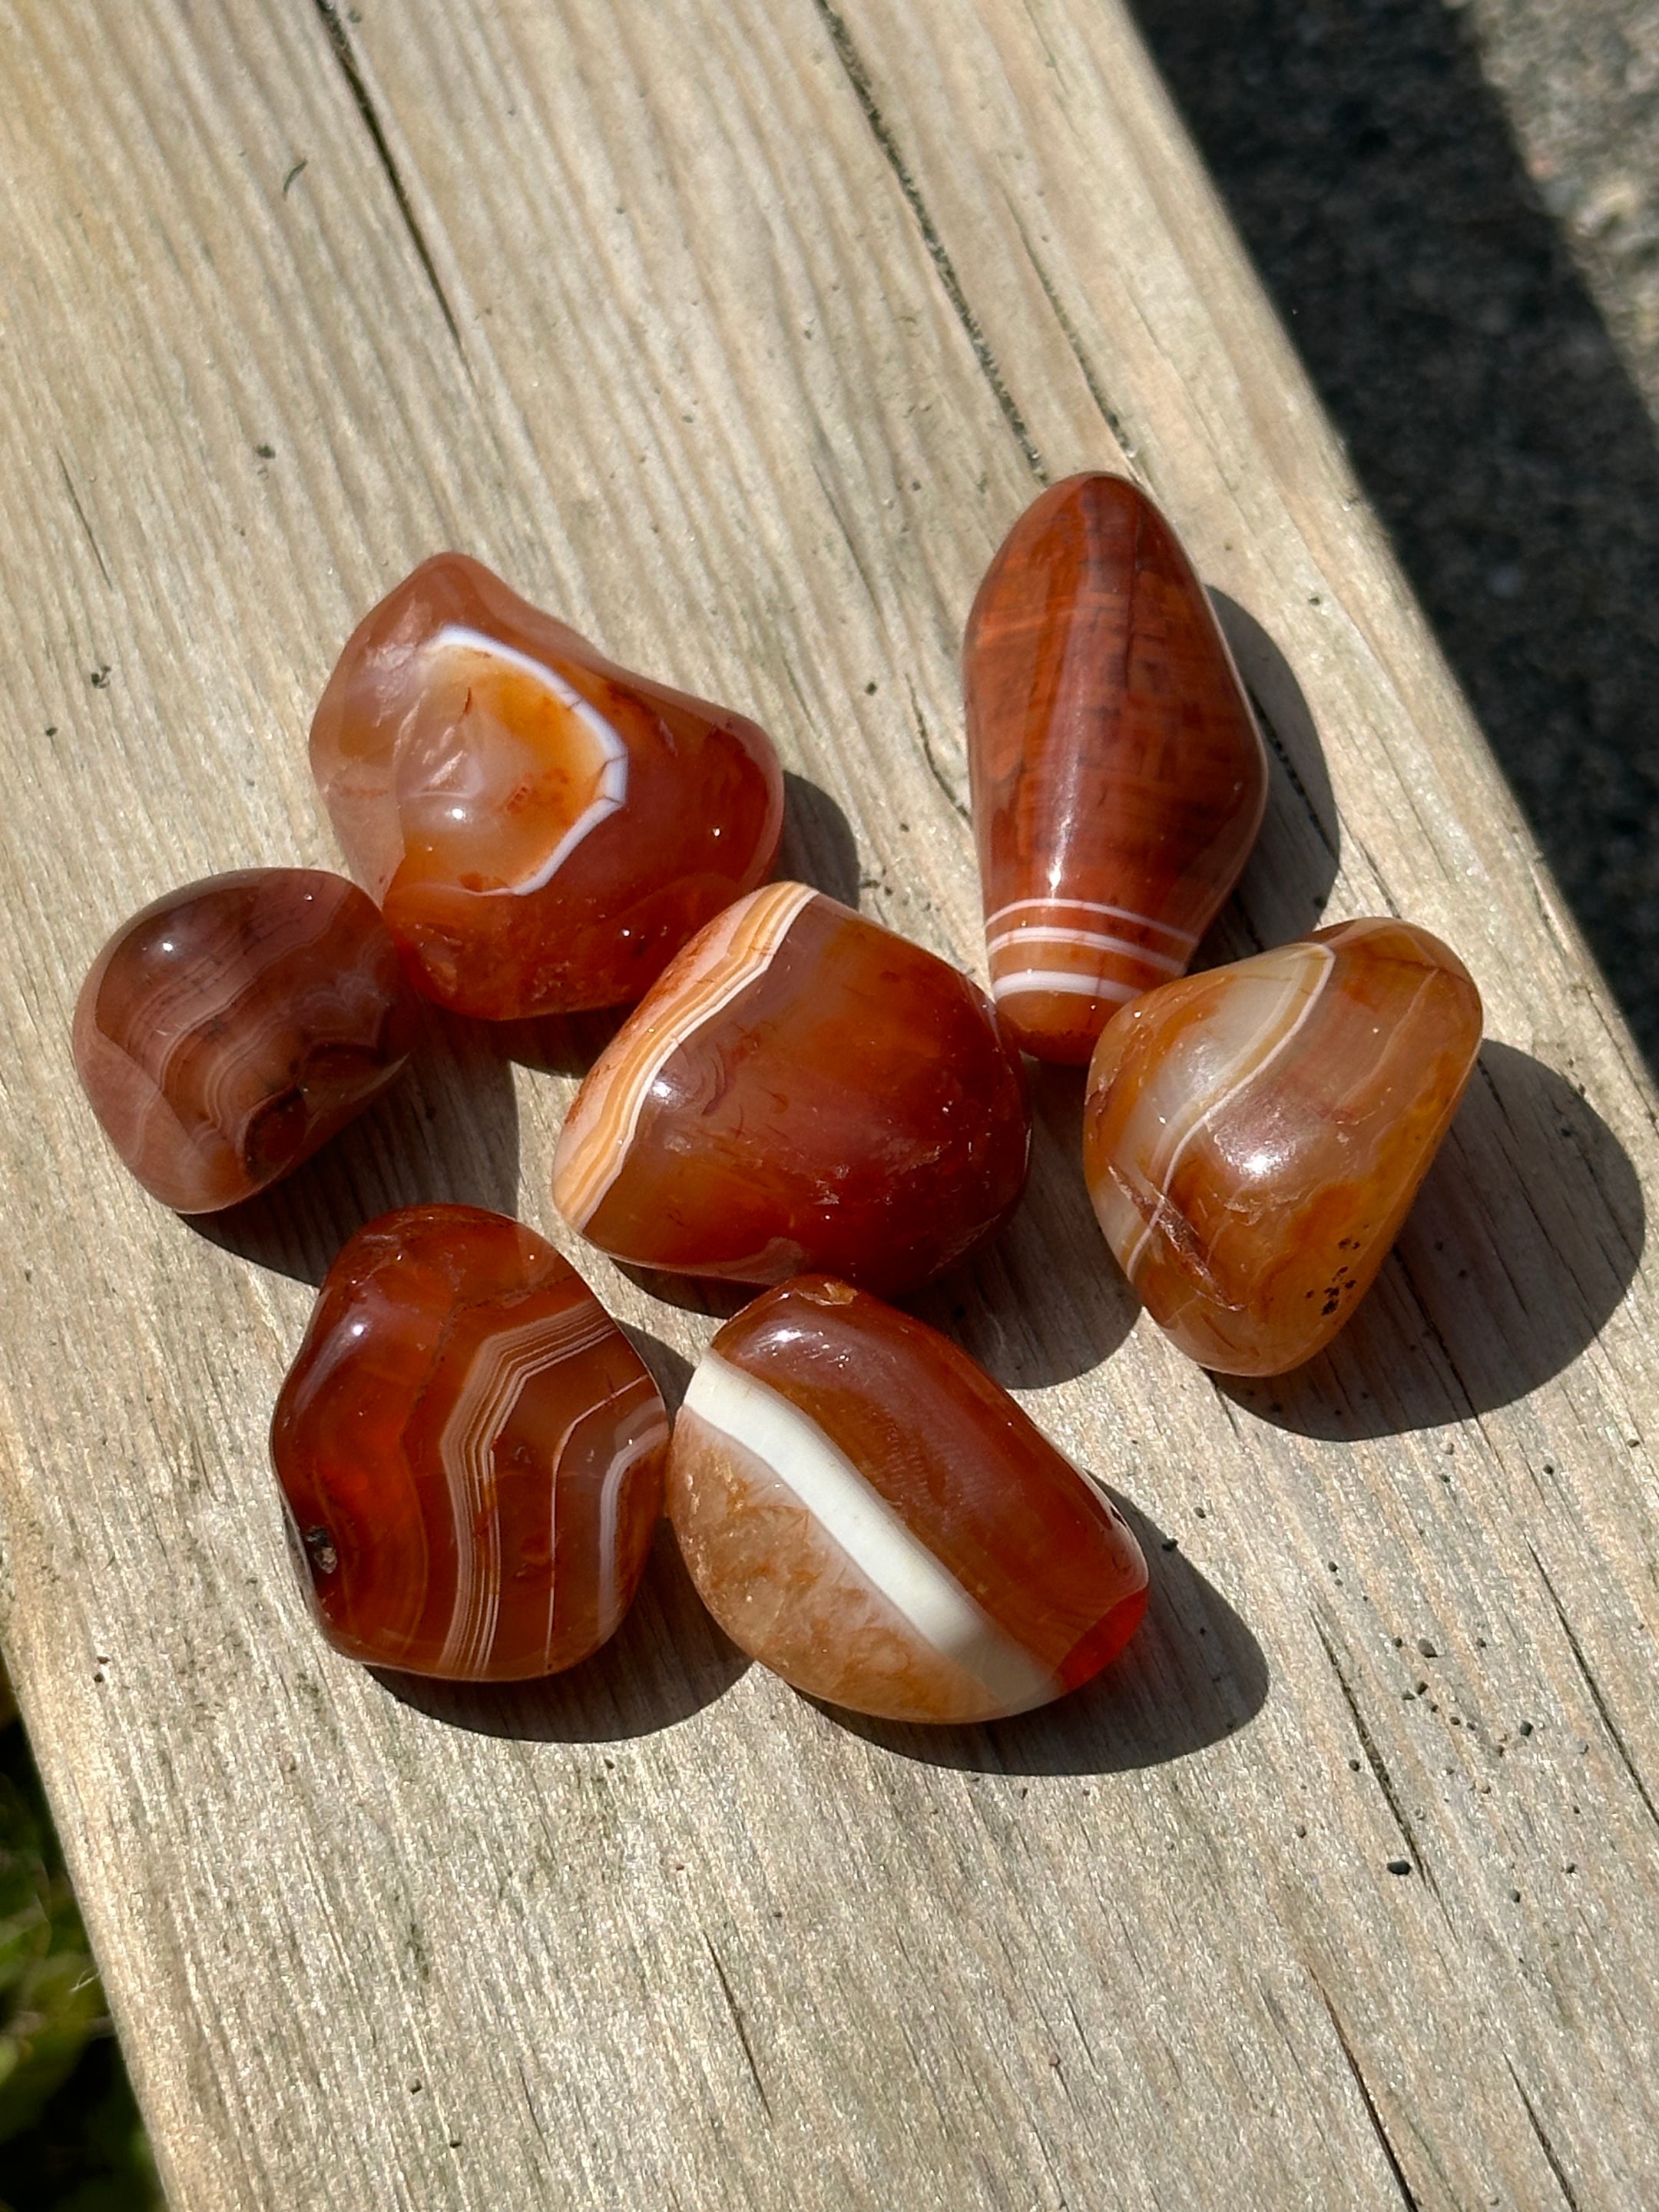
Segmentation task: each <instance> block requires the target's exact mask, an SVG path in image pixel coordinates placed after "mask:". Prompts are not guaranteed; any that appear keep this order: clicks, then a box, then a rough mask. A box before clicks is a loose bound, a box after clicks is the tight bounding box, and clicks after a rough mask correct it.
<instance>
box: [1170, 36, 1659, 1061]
mask: <svg viewBox="0 0 1659 2212" xmlns="http://www.w3.org/2000/svg"><path fill="white" fill-rule="evenodd" d="M1132 4H1133V8H1134V11H1135V13H1136V15H1137V16H1138V18H1139V22H1140V24H1141V27H1142V28H1143V30H1144V32H1145V33H1146V37H1147V39H1148V40H1149V42H1150V44H1151V46H1152V51H1153V53H1154V55H1155V56H1156V58H1157V59H1158V63H1159V64H1160V66H1161V68H1162V69H1163V71H1164V76H1165V78H1166V81H1167V82H1169V84H1170V88H1171V89H1172V91H1173V92H1174V94H1175V96H1176V100H1177V102H1178V103H1179V105H1180V106H1182V109H1183V111H1184V112H1185V114H1186V117H1187V119H1188V125H1190V127H1191V129H1192V131H1193V133H1194V137H1195V138H1196V139H1197V142H1198V144H1199V148H1200V152H1201V153H1202V155H1203V156H1204V158H1205V160H1206V162H1207V164H1208V166H1209V167H1210V170H1211V172H1212V175H1213V176H1214V178H1215V179H1216V181H1217V184H1218V186H1219V188H1220V191H1221V192H1222V194H1223V197H1225V200H1226V201H1227V203H1228V205H1229V207H1230V208H1231V211H1232V214H1233V217H1234V219H1235V221H1236V222H1237V224H1238V226H1239V228H1240V229H1241V231H1242V232H1243V236H1244V239H1245V241H1246V243H1247V245H1248V246H1249V249H1250V251H1251V252H1252V253H1253V254H1254V256H1255V260H1256V264H1257V266H1258V267H1259V268H1260V270H1261V274H1262V276H1263V277H1264V279H1265V280H1266V283H1267V289H1268V290H1269V292H1270V293H1271V295H1272V296H1273V299H1274V301H1276V303H1277V305H1278V307H1279V312H1280V313H1281V314H1282V315H1283V316H1284V317H1285V320H1286V322H1287V323H1288V325H1289V327H1290V329H1291V333H1292V335H1293V336H1294V337H1295V339H1296V341H1297V344H1298V345H1299V347H1300V349H1301V352H1302V356H1303V358H1304V361H1305V362H1307V364H1308V367H1309V368H1310V372H1311V374H1312V375H1313V378H1314V381H1315V383H1316V385H1317V386H1318V387H1319V390H1320V392H1322V396H1323V398H1324V400H1325V403H1326V404H1327V406H1328V409H1329V410H1330V412H1331V414H1332V416H1334V420H1335V422H1336V425H1337V428H1338V429H1339V430H1340V433H1341V435H1343V437H1344V438H1345V439H1346V441H1347V445H1348V449H1349V452H1350V453H1351V455H1352V459H1353V463H1354V465H1355V467H1356V469H1357V470H1358V476H1359V480H1360V482H1361V483H1363V484H1364V486H1365V488H1366V489H1367V491H1368V492H1369V494H1370V497H1371V498H1372V500H1373V501H1375V503H1376V507H1377V509H1378V511H1379V512H1380V513H1381V514H1382V516H1383V520H1384V521H1385V522H1386V523H1387V524H1388V526H1389V528H1390V530H1391V531H1392V532H1393V534H1394V538H1395V545H1396V547H1397V548H1398V550H1399V554H1400V557H1401V561H1402V562H1403V564H1404V566H1405V568H1406V570H1407V574H1408V575H1409V576H1410V578H1411V580H1412V582H1413V586H1414V587H1415V589H1416V591H1417V592H1418V595H1419V599H1421V601H1422V603H1423V605H1424V606H1425V609H1426V610H1427V612H1428V615H1429V617H1430V620H1431V622H1432V623H1434V625H1435V628H1436V629H1437V632H1438V634H1439V637H1440V640H1441V642H1442V645H1443V647H1444V650H1445V652H1446V653H1447V656H1448V658H1449V660H1450V661H1451V664H1452V665H1453V667H1454V668H1455V671H1456V672H1457V675H1458V677H1459V678H1460V680H1461V681H1462V684H1463V687H1464V689H1465V690H1466V691H1467V693H1468V696H1469V698H1470V700H1471V701H1472V702H1473V704H1474V709H1475V712H1476V713H1477V714H1479V715H1480V719H1481V720H1482V722H1483V724H1484V725H1485V727H1486V732H1487V735H1488V737H1489V738H1490V739H1491V741H1492V745H1493V747H1494V749H1495V750H1496V752H1497V754H1498V759H1499V760H1500V761H1501V763H1503V766H1504V770H1505V772H1506V773H1507V775H1508V776H1509V778H1510V781H1511V783H1512V784H1513V785H1514V787H1515V789H1516V792H1517V793H1518V794H1519V796H1520V799H1521V801H1522V805H1523V806H1524V807H1525V809H1526V811H1527V814H1528V817H1529V819H1530V821H1531V823H1532V825H1533V829H1534V832H1535V834H1536V835H1537V837H1538V839H1539V842H1540V843H1541V845H1542V847H1543V849H1544V851H1545V853H1546V854H1547V856H1548V859H1549V860H1550V862H1551V864H1552V866H1553V869H1554V871H1555V873H1556V876H1557V878H1558V879H1559V883H1560V884H1561V887H1562V890H1563V891H1564V893H1565V896H1566V897H1567V899H1568V900H1569V901H1570V902H1571V905H1572V907H1573V908H1574V910H1575V912H1576V913H1577V916H1578V919H1579V921H1580V924H1581V926H1582V927H1583V930H1584V932H1585V933H1586V935H1587V936H1588V938H1589V942H1590V945H1591V946H1592V948H1593V950H1594V951H1595V954H1596V957H1598V959H1599V960H1600V962H1601V966H1602V969H1603V970H1604V971H1605V973H1606V975H1607V979H1608V981H1610V983H1611V984H1612V986H1613V990H1614V992H1615V993H1616V994H1617V996H1618V997H1619V999H1620V1001H1621V1003H1622V1004H1623V1006H1624V1008H1625V1011H1626V1015H1627V1016H1628V1018H1629V1019H1630V1021H1631V1023H1632V1026H1633V1028H1634V1030H1635V1031H1636V1034H1637V1036H1638V1040H1639V1042H1640V1043H1641V1045H1642V1048H1643V1049H1644V1052H1645V1053H1646V1054H1647V1057H1648V1060H1649V1063H1650V1066H1656V1067H1659V441H1656V435H1655V417H1656V416H1659V0H1468V4H1465V5H1463V6H1461V7H1456V8H1453V7H1449V6H1447V5H1445V4H1443V0H1132ZM1644 391H1645V395H1646V396H1645V400H1644Z"/></svg>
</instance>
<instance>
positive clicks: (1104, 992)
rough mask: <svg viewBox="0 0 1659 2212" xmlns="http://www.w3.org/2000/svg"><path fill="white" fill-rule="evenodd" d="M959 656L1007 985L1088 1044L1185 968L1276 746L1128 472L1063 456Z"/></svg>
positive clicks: (1047, 1048) (1017, 1020) (1025, 1022)
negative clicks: (1265, 742) (1123, 1010)
mask: <svg viewBox="0 0 1659 2212" xmlns="http://www.w3.org/2000/svg"><path fill="white" fill-rule="evenodd" d="M963 670H964V675H965V679H966V687H967V699H968V747H969V768H970V771H971V776H972V787H973V801H974V825H975V832H976V834H977V836H978V840H979V856H980V874H981V882H982V885H983V889H984V896H985V917H986V921H985V932H986V942H987V952H988V955H989V958H990V967H991V994H992V996H993V997H994V999H995V1000H996V1002H997V1005H998V1006H999V1008H1000V1011H1001V1012H1002V1014H1003V1016H1004V1018H1005V1019H1006V1021H1007V1022H1008V1024H1009V1025H1010V1027H1011V1029H1012V1032H1013V1034H1014V1036H1016V1037H1017V1038H1018V1041H1019V1042H1020V1043H1021V1045H1023V1046H1024V1048H1025V1050H1026V1051H1027V1052H1030V1053H1035V1054H1036V1056H1037V1057H1038V1058H1039V1059H1041V1060H1068V1061H1073V1062H1079V1063H1080V1062H1082V1061H1084V1060H1087V1059H1088V1057H1089V1054H1090V1051H1091V1048H1092V1046H1093V1043H1094V1041H1095V1039H1096V1037H1097V1036H1099V1034H1100V1032H1101V1030H1102V1029H1103V1028H1104V1026H1105V1024H1106V1023H1107V1022H1108V1021H1109V1019H1110V1018H1111V1017H1112V1015H1113V1014H1114V1013H1115V1012H1116V1010H1117V1008H1118V1007H1119V1006H1121V1005H1123V1004H1124V1003H1125V1002H1126V1001H1127V1000H1129V999H1131V998H1133V997H1134V996H1135V994H1137V993H1138V992H1141V991H1146V990H1151V989H1152V988H1153V987H1155V986H1157V985H1158V984H1159V983H1164V982H1167V981H1169V979H1170V977H1171V976H1174V975H1180V974H1181V973H1182V970H1183V969H1185V968H1186V966H1187V964H1188V961H1189V960H1190V959H1191V957H1192V955H1193V951H1194V947H1195V945H1197V943H1198V940H1199V939H1200V936H1201V935H1202V934H1203V933H1204V931H1205V930H1206V928H1207V927H1208V926H1209V923H1210V921H1212V918H1213V917H1214V915H1216V913H1217V912H1218V909H1219V908H1220V906H1221V903H1222V902H1223V900H1224V899H1225V897H1226V896H1227V894H1228V892H1229V891H1230V890H1231V889H1232V887H1233V884H1234V883H1235V882H1236V881H1237V878H1238V873H1239V871H1240V870H1241V869H1242V868H1243V865H1244V862H1245V860H1246V858H1247V857H1248V855H1249V850H1250V847H1251V845H1252V844H1253V843H1254V842H1255V834H1256V831H1257V829H1259V828H1260V826H1261V812H1262V808H1263V806H1264V805H1265V804H1266V800H1267V757H1266V755H1265V754H1264V752H1263V750H1262V747H1261V738H1260V737H1259V735H1258V734H1257V732H1256V728H1255V722H1254V720H1253V719H1252V717H1251V714H1250V709H1249V702H1247V700H1246V699H1245V696H1244V690H1243V685H1242V684H1240V682H1239V679H1238V674H1237V670H1236V669H1235V668H1234V666H1233V663H1232V656H1231V653H1229V652H1228V649H1227V645H1226V641H1225V638H1224V637H1223V636H1222V635H1221V631H1220V629H1219V627H1218V623H1217V622H1216V618H1215V616H1214V613H1213V612H1212V609H1211V606H1210V602H1209V599H1208V596H1207V594H1206V592H1205V590H1204V587H1203V586H1202V585H1201V584H1200V581H1199V580H1198V578H1197V576H1196V575H1195V574H1194V571H1193V567H1192V564H1191V562H1189V561H1188V558H1187V556H1186V555H1185V554H1184V553H1183V552H1182V550H1181V547H1180V545H1179V544H1178V543H1177V541H1176V537H1175V533H1174V532H1173V531H1171V529H1170V526H1169V524H1168V523H1167V522H1166V521H1165V520H1164V517H1163V516H1162V515H1161V514H1160V513H1158V509H1157V508H1156V507H1154V506H1153V505H1152V501H1150V500H1149V499H1148V498H1147V497H1146V494H1145V493H1144V492H1142V491H1141V490H1140V489H1139V488H1138V486H1136V485H1134V484H1133V483H1129V482H1128V481H1127V479H1125V478H1124V477H1113V476H1102V475H1090V476H1077V477H1067V478H1066V481H1065V482H1064V483H1057V484H1055V485H1054V487H1053V488H1052V489H1050V490H1048V491H1046V492H1044V493H1043V495H1042V497H1041V498H1040V499H1039V500H1038V501H1036V504H1035V505H1034V506H1032V507H1030V508H1028V509H1027V511H1026V513H1024V514H1023V515H1022V516H1021V517H1020V519H1019V520H1018V522H1017V523H1016V524H1015V525H1014V527H1013V529H1012V531H1011V532H1009V534H1008V537H1007V538H1006V541H1005V542H1004V544H1003V545H1002V548H1001V550H1000V552H999V553H998V554H997V556H996V558H995V560H994V562H992V563H991V567H990V568H989V570H988V572H987V575H986V578H985V580H984V582H983V583H982V584H981V586H980V588H979V594H978V596H977V598H976V599H975V601H974V606H973V611H972V613H971V614H970V615H969V619H968V634H967V641H966V646H965V649H964V653H963Z"/></svg>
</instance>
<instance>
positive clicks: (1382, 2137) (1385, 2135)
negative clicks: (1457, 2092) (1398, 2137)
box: [1311, 1974, 1422, 2212]
mask: <svg viewBox="0 0 1659 2212" xmlns="http://www.w3.org/2000/svg"><path fill="white" fill-rule="evenodd" d="M1311 1978H1312V1981H1313V1985H1314V1987H1315V1989H1316V1990H1318V1992H1319V2002H1321V2004H1322V2005H1323V2006H1324V2008H1325V2011H1326V2015H1327V2017H1328V2019H1329V2021H1330V2023H1331V2027H1332V2029H1333V2031H1334V2033H1335V2036H1336V2039H1337V2041H1338V2043H1339V2044H1340V2045H1341V2046H1342V2056H1343V2057H1344V2058H1346V2060H1347V2062H1348V2071H1349V2073H1350V2074H1352V2076H1353V2084H1354V2087H1355V2088H1356V2089H1358V2092H1359V2094H1360V2099H1361V2101H1362V2102H1363V2103H1364V2107H1365V2117H1366V2118H1368V2119H1369V2120H1370V2124H1371V2132H1372V2133H1373V2134H1374V2135H1375V2136H1376V2140H1377V2142H1378V2143H1379V2144H1380V2145H1381V2146H1382V2150H1383V2157H1384V2158H1386V2159H1387V2160H1388V2161H1389V2172H1390V2173H1391V2174H1393V2176H1394V2182H1395V2188H1396V2189H1397V2190H1398V2191H1400V2201H1401V2203H1402V2204H1403V2205H1404V2206H1405V2207H1406V2212H1422V2208H1421V2206H1420V2205H1419V2203H1418V2201H1417V2195H1416V2192H1415V2191H1414V2190H1413V2187H1412V2185H1411V2184H1410V2182H1409V2181H1407V2179H1406V2170H1405V2168H1404V2166H1401V2163H1400V2155H1399V2153H1398V2152H1397V2151H1396V2150H1395V2147H1394V2145H1393V2143H1392V2142H1390V2141H1389V2131H1388V2130H1387V2128H1385V2127H1384V2126H1383V2115H1382V2113H1381V2112H1378V2111H1377V2109H1376V2098H1375V2097H1373V2096H1372V2094H1371V2092H1370V2083H1369V2082H1368V2081H1366V2079H1365V2076H1364V2074H1363V2073H1362V2072H1361V2070H1360V2066H1359V2061H1358V2058H1357V2057H1355V2056H1354V2049H1353V2045H1352V2044H1351V2043H1350V2042H1349V2040H1348V2034H1347V2030H1346V2028H1345V2027H1343V2025H1342V2022H1341V2021H1340V2020H1339V2019H1338V2017H1337V2011H1336V2007H1335V2006H1334V2004H1333V2003H1332V2002H1331V2001H1330V1998H1329V1996H1328V1994H1327V1993H1326V1989H1325V1984H1323V1982H1322V1981H1321V1980H1320V1978H1319V1977H1318V1975H1317V1974H1313V1975H1312V1977H1311Z"/></svg>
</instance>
